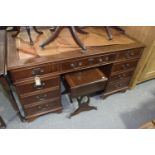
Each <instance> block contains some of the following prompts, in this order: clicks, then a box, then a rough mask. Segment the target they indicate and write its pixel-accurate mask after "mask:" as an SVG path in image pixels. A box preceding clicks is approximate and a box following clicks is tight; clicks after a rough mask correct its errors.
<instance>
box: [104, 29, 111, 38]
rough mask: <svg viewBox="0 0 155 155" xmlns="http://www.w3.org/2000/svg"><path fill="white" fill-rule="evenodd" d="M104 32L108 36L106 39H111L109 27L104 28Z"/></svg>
mask: <svg viewBox="0 0 155 155" xmlns="http://www.w3.org/2000/svg"><path fill="white" fill-rule="evenodd" d="M105 30H106V33H107V35H108V39H109V40H111V39H112V34H111V31H110V28H109V26H105Z"/></svg>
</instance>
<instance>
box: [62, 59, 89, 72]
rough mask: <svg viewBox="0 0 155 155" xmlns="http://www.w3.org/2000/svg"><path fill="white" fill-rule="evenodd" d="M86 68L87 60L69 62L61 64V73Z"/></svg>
mask: <svg viewBox="0 0 155 155" xmlns="http://www.w3.org/2000/svg"><path fill="white" fill-rule="evenodd" d="M85 66H87V59H81V60H69V61H65V62H64V63H62V65H61V67H62V72H65V71H72V70H76V69H79V68H83V67H85Z"/></svg>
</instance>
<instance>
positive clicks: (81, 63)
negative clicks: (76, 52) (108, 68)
mask: <svg viewBox="0 0 155 155" xmlns="http://www.w3.org/2000/svg"><path fill="white" fill-rule="evenodd" d="M115 57H116V55H115V54H114V53H112V54H106V55H100V56H96V57H89V58H85V59H80V60H69V61H66V62H64V63H62V72H66V71H73V70H76V69H80V68H84V67H89V66H95V65H101V64H104V63H110V62H112V61H114V60H115Z"/></svg>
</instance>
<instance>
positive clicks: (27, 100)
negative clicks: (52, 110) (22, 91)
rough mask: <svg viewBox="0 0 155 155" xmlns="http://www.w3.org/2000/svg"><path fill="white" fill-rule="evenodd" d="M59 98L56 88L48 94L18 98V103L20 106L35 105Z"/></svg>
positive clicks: (58, 90)
mask: <svg viewBox="0 0 155 155" xmlns="http://www.w3.org/2000/svg"><path fill="white" fill-rule="evenodd" d="M59 96H60V89H59V88H57V89H54V90H51V91H48V92H44V93H41V94H37V95H32V96H28V97H24V98H20V101H21V104H23V105H24V106H26V105H31V104H33V103H36V102H41V101H46V100H49V99H53V98H55V97H59Z"/></svg>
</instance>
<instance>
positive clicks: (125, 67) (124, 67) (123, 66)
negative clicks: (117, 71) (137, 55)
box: [122, 64, 130, 69]
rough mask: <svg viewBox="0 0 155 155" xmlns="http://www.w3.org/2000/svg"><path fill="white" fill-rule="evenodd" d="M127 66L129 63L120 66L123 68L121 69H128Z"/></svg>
mask: <svg viewBox="0 0 155 155" xmlns="http://www.w3.org/2000/svg"><path fill="white" fill-rule="evenodd" d="M129 67H130V64H123V65H122V68H123V69H128V68H129Z"/></svg>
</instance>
